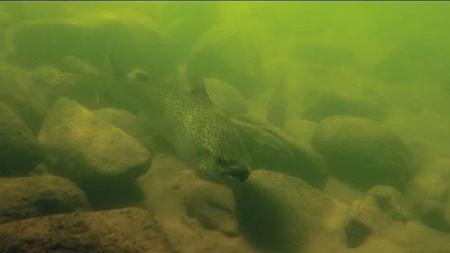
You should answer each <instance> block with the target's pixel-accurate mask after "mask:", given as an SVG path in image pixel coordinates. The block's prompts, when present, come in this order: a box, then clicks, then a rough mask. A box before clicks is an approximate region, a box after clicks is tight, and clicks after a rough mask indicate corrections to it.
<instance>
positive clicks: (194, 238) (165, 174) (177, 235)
mask: <svg viewBox="0 0 450 253" xmlns="http://www.w3.org/2000/svg"><path fill="white" fill-rule="evenodd" d="M138 181H139V185H140V186H141V188H142V190H143V192H144V194H145V207H146V208H148V209H150V210H151V211H152V213H153V214H154V216H155V219H156V220H157V221H158V222H159V224H161V228H162V230H163V231H164V232H165V233H166V234H167V235H168V239H169V241H170V242H171V244H172V245H173V247H174V248H175V249H176V250H177V252H181V253H207V252H218V253H232V252H243V253H244V252H245V253H252V252H255V251H254V250H253V249H252V248H251V247H250V246H249V245H248V243H247V242H246V241H245V240H244V239H243V238H242V236H241V234H240V231H239V228H238V223H237V219H236V210H235V209H236V203H235V199H234V196H233V192H232V190H231V189H230V188H228V187H226V186H225V185H221V184H217V183H213V182H209V181H205V180H203V179H200V178H199V177H198V176H197V175H196V173H195V172H194V171H193V170H192V169H191V168H189V167H187V166H186V165H185V164H183V163H182V162H180V161H179V160H177V159H175V158H173V157H171V156H168V155H163V154H161V155H158V156H156V157H155V160H154V161H153V164H152V169H151V170H150V171H149V172H148V173H147V174H145V175H143V176H141V177H140V178H139V180H138Z"/></svg>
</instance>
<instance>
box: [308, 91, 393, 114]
mask: <svg viewBox="0 0 450 253" xmlns="http://www.w3.org/2000/svg"><path fill="white" fill-rule="evenodd" d="M378 100H379V99H378ZM378 100H374V99H370V98H366V99H361V98H357V97H352V96H348V95H345V94H336V93H332V92H323V91H311V92H309V93H307V95H306V96H305V101H304V105H303V106H304V110H303V113H302V118H304V119H308V120H313V121H320V120H322V119H325V118H327V117H331V116H337V115H347V116H355V117H366V118H370V119H373V120H383V119H385V118H386V116H387V112H386V109H385V107H386V105H384V104H382V103H381V102H378Z"/></svg>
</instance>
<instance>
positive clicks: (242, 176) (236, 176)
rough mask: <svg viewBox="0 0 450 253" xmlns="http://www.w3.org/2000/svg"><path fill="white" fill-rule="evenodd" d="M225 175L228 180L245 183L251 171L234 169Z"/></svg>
mask: <svg viewBox="0 0 450 253" xmlns="http://www.w3.org/2000/svg"><path fill="white" fill-rule="evenodd" d="M225 174H226V176H227V178H228V179H231V180H233V181H238V182H243V181H245V180H246V179H247V178H248V176H249V175H250V170H249V169H248V168H232V169H228V170H227V171H226V173H225Z"/></svg>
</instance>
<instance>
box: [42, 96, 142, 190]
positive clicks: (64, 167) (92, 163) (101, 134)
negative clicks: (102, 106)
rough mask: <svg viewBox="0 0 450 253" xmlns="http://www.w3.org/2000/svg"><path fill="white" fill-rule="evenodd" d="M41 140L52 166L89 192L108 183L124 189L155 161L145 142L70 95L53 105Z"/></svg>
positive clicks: (99, 188)
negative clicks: (109, 121)
mask: <svg viewBox="0 0 450 253" xmlns="http://www.w3.org/2000/svg"><path fill="white" fill-rule="evenodd" d="M39 141H40V142H41V144H42V145H43V147H44V148H45V149H46V150H47V151H48V155H49V157H48V160H49V163H50V168H51V169H52V170H53V171H54V172H55V173H57V174H59V175H62V176H65V177H68V178H70V179H71V180H73V181H74V182H75V183H77V184H79V185H80V186H82V188H83V189H85V190H86V191H88V192H87V193H89V191H90V189H92V191H105V189H104V188H105V187H104V186H105V185H106V186H107V185H109V186H111V187H115V188H117V187H119V185H120V186H121V187H124V188H123V189H122V190H120V191H117V190H116V191H117V192H121V191H124V190H126V189H128V188H129V187H130V185H131V184H132V180H134V179H135V178H136V177H138V176H139V175H142V174H143V173H145V172H146V171H147V170H148V169H149V168H150V164H151V155H150V153H149V151H148V150H147V149H146V148H145V147H144V146H143V145H142V144H141V143H139V142H138V141H136V140H135V139H134V138H133V137H131V136H130V135H128V134H127V133H125V132H124V131H122V130H120V129H119V128H117V127H115V126H113V125H112V124H109V123H107V122H106V121H103V120H101V119H99V118H97V117H96V116H95V114H94V113H92V112H91V111H89V110H88V109H86V108H84V107H82V106H81V105H80V104H78V103H77V102H75V101H73V100H70V99H67V98H60V99H58V100H57V101H56V102H55V104H54V105H53V108H52V110H51V111H50V112H49V114H48V117H47V118H46V120H45V122H44V126H43V128H42V129H41V131H40V133H39ZM106 192H108V191H107V190H106ZM106 192H105V193H106Z"/></svg>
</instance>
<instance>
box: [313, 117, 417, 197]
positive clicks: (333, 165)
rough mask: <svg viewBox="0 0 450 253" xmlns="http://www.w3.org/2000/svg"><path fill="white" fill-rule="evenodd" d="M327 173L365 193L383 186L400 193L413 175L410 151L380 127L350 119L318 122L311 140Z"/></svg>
mask: <svg viewBox="0 0 450 253" xmlns="http://www.w3.org/2000/svg"><path fill="white" fill-rule="evenodd" d="M313 145H314V147H315V148H316V149H317V150H318V151H319V152H320V153H321V154H322V155H323V156H324V158H325V159H326V162H327V165H328V166H327V167H328V170H329V173H330V174H331V175H333V176H335V177H336V178H338V179H340V180H342V181H344V182H347V183H349V184H350V185H352V186H354V187H356V188H358V189H361V190H367V189H369V188H370V187H373V186H375V185H378V184H385V185H390V186H394V187H397V188H398V189H399V190H403V189H404V187H405V185H406V183H407V182H408V181H409V180H410V179H411V178H412V175H413V173H414V166H413V156H412V152H411V151H410V149H409V148H408V146H407V145H406V144H405V142H404V141H403V140H402V139H401V138H400V137H398V136H397V135H396V134H394V133H392V132H391V131H390V129H388V128H387V127H385V126H383V125H382V124H380V123H378V122H376V121H373V120H370V119H366V118H358V117H351V116H335V117H330V118H327V119H324V120H322V121H321V122H320V123H319V127H318V129H317V131H316V133H315V135H314V137H313Z"/></svg>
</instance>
